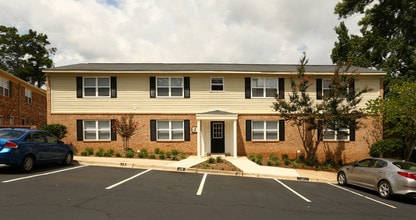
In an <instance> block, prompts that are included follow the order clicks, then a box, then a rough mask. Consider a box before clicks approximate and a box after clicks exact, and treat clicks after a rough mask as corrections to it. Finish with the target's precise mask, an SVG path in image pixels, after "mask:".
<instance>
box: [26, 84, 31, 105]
mask: <svg viewBox="0 0 416 220" xmlns="http://www.w3.org/2000/svg"><path fill="white" fill-rule="evenodd" d="M25 102H26V103H27V104H32V91H31V90H29V89H27V88H25Z"/></svg>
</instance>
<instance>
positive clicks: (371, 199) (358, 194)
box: [328, 183, 397, 209]
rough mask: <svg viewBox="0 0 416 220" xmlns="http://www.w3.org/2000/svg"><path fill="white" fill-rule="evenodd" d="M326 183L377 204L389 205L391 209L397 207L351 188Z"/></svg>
mask: <svg viewBox="0 0 416 220" xmlns="http://www.w3.org/2000/svg"><path fill="white" fill-rule="evenodd" d="M328 184H329V185H331V186H334V187H337V188H338V189H342V190H345V191H347V192H350V193H352V194H354V195H357V196H360V197H363V198H365V199H368V200H370V201H373V202H376V203H379V204H381V205H385V206H387V207H390V208H392V209H397V207H396V206H392V205H390V204H387V203H384V202H381V201H378V200H376V199H373V198H370V197H368V196H365V195H363V194H360V193H357V192H354V191H352V190H349V189H346V188H344V187H341V186H338V185H334V184H332V183H328Z"/></svg>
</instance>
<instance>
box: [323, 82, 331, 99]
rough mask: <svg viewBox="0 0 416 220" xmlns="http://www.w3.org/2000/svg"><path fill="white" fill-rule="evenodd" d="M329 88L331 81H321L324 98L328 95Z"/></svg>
mask: <svg viewBox="0 0 416 220" xmlns="http://www.w3.org/2000/svg"><path fill="white" fill-rule="evenodd" d="M330 88H331V80H327V79H323V80H322V94H324V96H328V95H329V91H330Z"/></svg>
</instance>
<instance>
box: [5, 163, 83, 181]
mask: <svg viewBox="0 0 416 220" xmlns="http://www.w3.org/2000/svg"><path fill="white" fill-rule="evenodd" d="M86 166H88V165H82V166H76V167H71V168H68V169H62V170H56V171H52V172H47V173H41V174H36V175H31V176H25V177H20V178H16V179H10V180H4V181H2V183H10V182H15V181H19V180H24V179H30V178H35V177H39V176H46V175H51V174H55V173H61V172H65V171H69V170H74V169H78V168H82V167H86Z"/></svg>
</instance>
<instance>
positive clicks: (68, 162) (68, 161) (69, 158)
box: [64, 152, 73, 165]
mask: <svg viewBox="0 0 416 220" xmlns="http://www.w3.org/2000/svg"><path fill="white" fill-rule="evenodd" d="M72 159H73V156H72V153H70V152H68V153H67V154H66V155H65V159H64V165H71V163H72Z"/></svg>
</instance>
